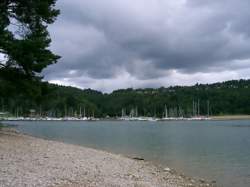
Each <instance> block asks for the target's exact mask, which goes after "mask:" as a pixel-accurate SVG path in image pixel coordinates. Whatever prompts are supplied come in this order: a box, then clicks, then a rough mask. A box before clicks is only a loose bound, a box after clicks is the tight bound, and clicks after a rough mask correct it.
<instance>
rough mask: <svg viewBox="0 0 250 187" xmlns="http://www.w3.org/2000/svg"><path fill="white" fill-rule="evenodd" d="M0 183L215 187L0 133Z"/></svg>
mask: <svg viewBox="0 0 250 187" xmlns="http://www.w3.org/2000/svg"><path fill="white" fill-rule="evenodd" d="M0 160H1V167H0V184H1V185H3V186H6V187H12V186H15V187H21V186H41V187H47V186H57V187H66V186H79V187H80V186H86V187H87V186H93V187H94V186H136V187H146V186H147V187H148V186H157V187H160V186H165V187H177V186H180V187H182V186H216V185H215V183H207V182H206V181H205V180H202V179H194V178H189V177H186V176H184V175H181V174H178V173H177V172H175V171H174V170H172V169H169V168H165V169H164V168H159V167H156V166H154V165H152V164H150V163H148V162H145V161H140V158H135V159H132V158H127V157H125V156H121V155H115V154H111V153H108V152H105V151H99V150H95V149H91V148H85V147H82V146H76V145H70V144H65V143H60V142H55V141H48V140H43V139H39V138H34V137H31V136H27V135H23V134H20V133H17V132H16V131H15V130H13V129H9V128H3V129H1V130H0Z"/></svg>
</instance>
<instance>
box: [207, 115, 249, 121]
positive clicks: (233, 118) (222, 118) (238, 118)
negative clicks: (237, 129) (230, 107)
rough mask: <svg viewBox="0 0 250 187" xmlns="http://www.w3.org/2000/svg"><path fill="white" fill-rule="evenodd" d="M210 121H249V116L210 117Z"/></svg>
mask: <svg viewBox="0 0 250 187" xmlns="http://www.w3.org/2000/svg"><path fill="white" fill-rule="evenodd" d="M210 118H211V119H212V120H250V115H222V116H210Z"/></svg>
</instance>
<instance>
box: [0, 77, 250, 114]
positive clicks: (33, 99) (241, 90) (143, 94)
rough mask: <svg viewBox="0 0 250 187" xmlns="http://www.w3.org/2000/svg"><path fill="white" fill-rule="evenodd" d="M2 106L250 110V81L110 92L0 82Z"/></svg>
mask: <svg viewBox="0 0 250 187" xmlns="http://www.w3.org/2000/svg"><path fill="white" fill-rule="evenodd" d="M0 106H1V108H0V111H8V112H9V113H11V114H12V115H19V116H27V115H29V113H30V110H31V109H33V111H35V113H36V114H37V115H42V116H51V117H52V116H54V117H63V116H76V115H79V113H80V112H79V111H80V109H81V111H82V114H83V111H84V109H85V113H86V115H88V116H92V115H95V116H96V117H106V116H110V117H115V116H121V113H122V109H124V111H126V113H127V114H129V112H130V111H131V110H132V109H133V108H137V110H138V115H144V116H158V117H162V115H163V112H164V109H165V107H167V109H168V111H169V115H172V116H178V115H182V116H192V115H193V114H194V111H193V108H194V106H195V107H196V109H197V107H198V106H199V114H200V115H207V114H208V113H209V114H210V115H224V114H250V80H239V81H227V82H223V83H215V84H210V85H208V84H197V85H194V86H175V87H168V88H159V89H131V88H129V89H122V90H116V91H114V92H113V93H111V94H105V93H101V92H98V91H94V90H90V89H87V90H81V89H78V88H73V87H66V86H58V85H54V84H49V83H41V82H39V81H37V82H32V83H30V82H29V81H25V80H22V81H19V82H18V84H15V86H14V85H12V84H10V82H6V81H3V80H1V82H0ZM196 114H197V113H196Z"/></svg>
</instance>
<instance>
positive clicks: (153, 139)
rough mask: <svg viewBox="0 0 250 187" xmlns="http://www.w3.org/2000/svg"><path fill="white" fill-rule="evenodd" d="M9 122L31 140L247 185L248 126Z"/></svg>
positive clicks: (235, 123)
mask: <svg viewBox="0 0 250 187" xmlns="http://www.w3.org/2000/svg"><path fill="white" fill-rule="evenodd" d="M11 123H12V124H13V123H14V124H17V125H18V126H17V128H18V129H19V130H20V131H22V132H25V133H28V134H31V135H33V136H37V137H42V138H46V139H52V140H59V141H63V142H67V143H72V144H78V145H83V146H88V147H93V148H97V149H103V150H107V151H111V152H113V153H119V154H124V155H127V156H139V157H143V158H145V159H146V160H148V161H153V162H154V163H155V164H161V165H162V166H169V167H172V168H175V169H177V170H178V171H181V172H184V173H185V174H186V175H189V176H197V177H202V178H206V179H209V180H216V181H217V183H218V184H220V185H221V186H226V187H227V186H229V187H237V186H240V187H247V186H250V121H196V122H194V121H189V122H188V121H179V122H176V121H173V122H11Z"/></svg>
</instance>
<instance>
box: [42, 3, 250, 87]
mask: <svg viewBox="0 0 250 187" xmlns="http://www.w3.org/2000/svg"><path fill="white" fill-rule="evenodd" d="M58 7H59V8H60V9H61V16H60V17H59V19H58V21H57V22H56V23H55V24H54V25H53V26H52V27H51V28H50V30H51V34H52V39H53V45H52V49H53V50H54V51H55V52H56V53H58V54H60V55H61V56H62V59H61V60H60V62H59V63H58V64H56V65H54V66H51V67H49V68H48V69H47V70H46V71H45V72H44V73H45V75H46V77H47V79H48V80H61V82H63V79H71V81H73V79H75V80H76V78H79V77H85V78H86V77H88V78H90V79H91V80H92V81H94V80H95V81H97V80H102V79H114V78H116V77H119V76H121V75H122V73H124V72H126V73H127V74H129V75H131V76H132V77H134V78H135V79H137V80H147V81H152V82H153V83H151V82H150V83H145V84H155V83H156V82H157V79H161V78H162V77H168V76H171V74H173V72H178V73H183V74H190V76H191V74H194V73H213V72H223V71H225V72H226V71H234V70H235V67H237V68H236V69H237V70H239V71H240V70H241V67H244V68H245V69H246V67H247V68H250V64H249V63H250V60H249V59H250V27H249V18H250V11H249V9H250V2H249V1H248V0H238V1H235V0H219V1H210V0H202V1H201V0H170V1H165V0H136V1H135V0H126V1H123V0H105V1H99V0H84V1H81V0H72V1H67V0H60V1H58ZM243 62H244V63H243ZM242 64H244V65H242ZM177 78H178V77H177ZM154 80H155V81H154ZM76 82H77V84H78V85H80V86H81V79H80V80H79V79H78V81H76ZM190 82H192V80H190ZM160 84H162V83H159V85H160Z"/></svg>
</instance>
